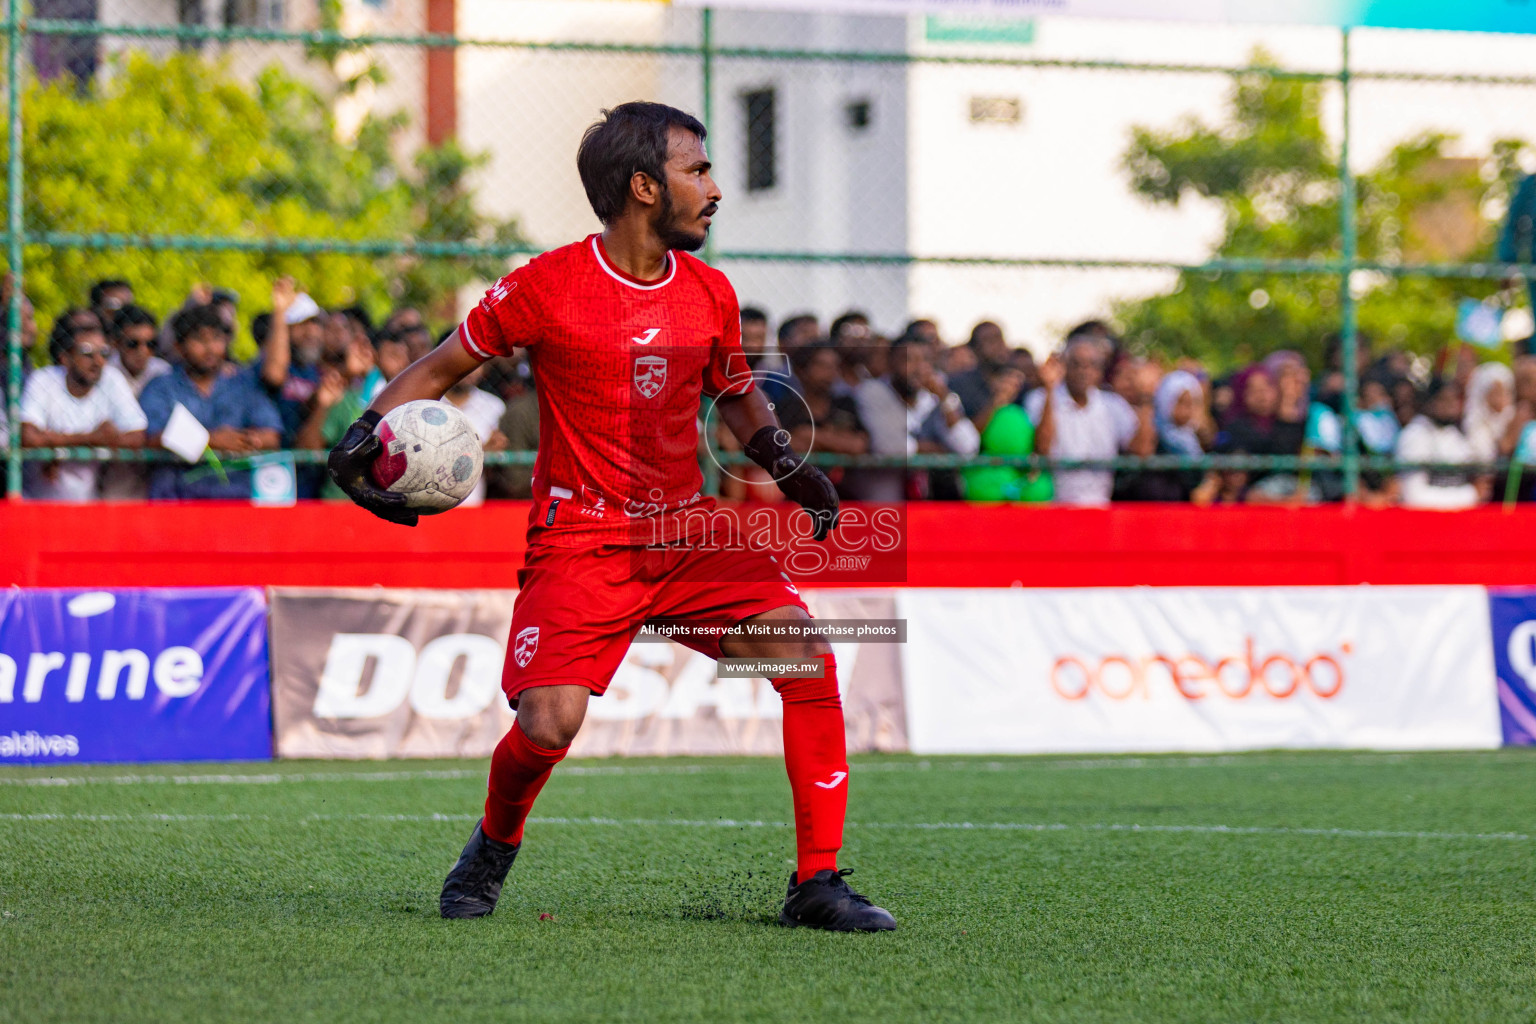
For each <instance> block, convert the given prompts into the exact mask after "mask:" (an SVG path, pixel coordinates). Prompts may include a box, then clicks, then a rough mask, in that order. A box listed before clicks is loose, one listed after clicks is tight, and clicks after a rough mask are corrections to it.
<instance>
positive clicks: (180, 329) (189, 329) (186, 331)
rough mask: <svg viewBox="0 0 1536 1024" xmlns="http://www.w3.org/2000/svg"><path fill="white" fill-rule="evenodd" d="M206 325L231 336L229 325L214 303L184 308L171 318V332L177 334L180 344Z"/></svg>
mask: <svg viewBox="0 0 1536 1024" xmlns="http://www.w3.org/2000/svg"><path fill="white" fill-rule="evenodd" d="M204 327H212V328H213V329H214V330H216V331H218V332H219V333H220V334H222V335H224V336H225V337H228V336H229V325H228V324H226V323H225V322H224V318H223V317H222V316H220V315H219V311H218V310H217V309H216V308H214V306H213V304H212V303H209V304H208V305H206V306H193V307H192V308H191V309H184V310H182V311H181V312H180V313H177V314H176V315H175V316H174V317H173V318H172V319H171V333H172V334H174V335H175V336H176V344H178V345H180V344H181V343H182V342H184V341H186V340H187V339H188V338H190V337H192V335H194V334H196V333H197V332H198V331H200V330H202V329H203V328H204Z"/></svg>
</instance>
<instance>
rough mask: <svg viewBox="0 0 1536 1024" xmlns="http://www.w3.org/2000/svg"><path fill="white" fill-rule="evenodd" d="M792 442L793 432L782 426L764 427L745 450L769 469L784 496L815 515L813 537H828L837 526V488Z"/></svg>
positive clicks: (750, 456)
mask: <svg viewBox="0 0 1536 1024" xmlns="http://www.w3.org/2000/svg"><path fill="white" fill-rule="evenodd" d="M788 442H789V434H788V433H786V432H785V431H784V429H783V428H782V427H763V428H762V429H760V430H759V431H758V432H757V433H755V434H753V435H752V440H750V441H748V442H747V443H746V447H745V448H744V449H743V450H744V451H745V452H746V453H747V458H749V459H751V460H752V461H753V462H755V463H757V464H758V465H759V466H762V467H763V469H765V470H767V471H768V475H769V476H771V477H773V482H774V483H776V484H778V485H779V490H781V491H783V492H784V497H786V498H788V499H789V500H790V501H793V502H795V503H797V504H798V505H799V506H800V507H801V508H803V509H805V510H806V511H807V512H809V513H810V514H811V519H812V520H813V521H814V522H815V524H816V532H815V533H813V534H812V535H811V536H812V537H813V538H814V539H815V540H826V539H827V534H829V533H831V532H832V530H833V528H834V527H835V526H837V488H835V487H833V486H832V481H831V480H828V479H827V474H825V473H823V472H822V471H821V470H819V469H817V468H816V467H815V466H813V465H811V464H810V463H809V462H806V461H805V460H804V459H802V458H801V457H800V456H798V455H796V454H795V453H794V450H793V449H791V448H790V447H789V443H788Z"/></svg>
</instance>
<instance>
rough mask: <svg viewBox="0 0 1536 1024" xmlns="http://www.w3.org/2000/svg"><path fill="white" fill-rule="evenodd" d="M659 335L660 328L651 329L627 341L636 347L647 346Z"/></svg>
mask: <svg viewBox="0 0 1536 1024" xmlns="http://www.w3.org/2000/svg"><path fill="white" fill-rule="evenodd" d="M660 333H661V328H660V327H652V328H651V329H650V330H648V331H646V332H645V333H644V334H637V335H635V336H634V337H633V338H630V339H629V340H630V341H632V342H634V343H635V344H636V345H649V344H650V343H651V342H653V341H655V340H656V335H658V334H660Z"/></svg>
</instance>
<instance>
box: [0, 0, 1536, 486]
mask: <svg viewBox="0 0 1536 1024" xmlns="http://www.w3.org/2000/svg"><path fill="white" fill-rule="evenodd" d="M24 7H25V0H5V21H4V23H3V28H4V31H5V36H6V40H7V51H6V72H5V73H6V98H7V104H6V127H7V132H8V138H9V140H10V146H9V152H8V156H7V161H6V182H7V187H8V203H7V210H6V227H5V252H6V260H7V263H8V265H9V267H10V270H11V273H12V275H13V287H12V289H11V297H10V303H9V308H8V310H7V323H8V325H9V331H8V336H9V344H8V346H7V349H8V351H7V360H6V366H7V373H6V399H7V420H8V421H9V423H10V427H11V429H10V439H9V443H8V446H7V448H6V450H5V467H6V472H5V478H4V481H5V485H6V486H5V492H6V493H8V494H9V495H10V496H11V497H12V498H19V496H20V494H21V479H22V463H23V462H24V461H52V460H58V459H64V458H69V459H74V460H83V461H107V460H113V459H122V460H132V461H159V460H162V459H165V458H168V457H169V456H168V454H167V453H163V452H155V451H146V452H134V451H113V450H110V449H97V448H46V449H44V448H33V449H26V450H23V449H22V447H21V425H20V423H19V420H18V410H19V404H20V398H21V371H22V360H23V351H22V347H21V312H22V306H21V303H22V297H23V294H24V287H25V276H26V275H25V267H24V264H23V254H24V247H25V246H26V245H28V244H42V245H47V246H53V247H60V248H72V249H127V248H133V249H149V250H180V251H221V250H222V251H232V250H238V251H247V252H268V253H318V252H327V253H343V254H351V255H396V254H413V255H419V256H456V257H457V256H468V257H474V256H494V257H502V258H507V257H512V256H519V255H536V254H537V253H538V252H540V251H541V250H540V249H539V248H537V247H534V246H529V245H496V244H482V243H453V242H423V241H417V240H412V239H376V240H366V241H350V240H339V239H325V238H283V239H252V238H231V237H211V236H210V237H200V236H186V235H180V236H170V235H152V234H144V235H128V234H96V233H78V232H55V231H50V232H29V231H28V230H27V228H26V225H25V224H24V223H23V219H24V218H23V199H24V193H23V189H24V187H25V182H24V181H23V174H22V170H23V159H24V158H23V153H22V118H23V116H24V115H25V111H24V110H23V109H22V87H23V67H22V53H23V48H24V47H25V45H26V43H27V40H28V39H30V38H33V37H46V36H95V37H115V38H129V39H168V40H176V41H185V42H202V41H210V42H237V41H252V42H273V43H300V44H311V45H328V46H353V47H356V46H368V45H397V46H413V47H421V48H445V47H446V48H470V47H478V48H492V49H507V50H524V51H544V52H552V53H601V54H636V55H650V56H669V57H693V58H697V59H698V60H699V62H700V74H701V86H702V95H703V110H702V111H701V113H702V115H703V116H702V119H703V121H704V124H705V125H706V127H709V126H712V123H713V117H714V95H713V94H714V88H715V85H714V82H715V78H714V74H715V65H716V62H717V61H721V60H731V59H755V60H775V61H785V62H789V61H798V62H819V63H865V64H907V65H913V64H941V65H961V66H965V65H971V66H985V67H1017V68H1044V69H1056V70H1076V71H1132V72H1140V73H1145V74H1158V73H1171V74H1204V75H1218V76H1224V77H1228V78H1236V77H1239V76H1253V75H1258V76H1265V77H1268V78H1272V79H1285V80H1292V81H1301V82H1336V83H1338V85H1339V87H1340V89H1341V93H1342V97H1343V126H1342V134H1341V139H1340V150H1339V185H1340V190H1341V194H1340V224H1339V229H1340V240H1341V252H1340V255H1339V258H1337V259H1300V260H1298V259H1213V260H1210V261H1207V262H1204V263H1199V264H1189V263H1183V262H1178V261H1163V260H1124V259H1070V258H1043V257H1029V256H1020V257H981V256H964V255H960V256H924V255H916V254H911V253H906V254H900V255H892V254H873V253H858V252H840V253H839V252H777V251H775V252H768V251H717V250H714V249H712V248H711V249H707V250H706V253H705V255H706V258H710V259H722V260H727V259H728V260H743V261H764V262H785V263H809V262H821V263H841V264H862V265H869V266H878V265H887V266H889V265H897V266H907V265H912V264H944V265H954V266H978V267H980V266H985V267H1015V268H1021V269H1022V268H1078V269H1096V268H1121V269H1139V270H1175V271H1188V272H1210V273H1224V272H1225V273H1266V274H1275V275H1286V276H1298V275H1321V276H1326V277H1335V278H1337V279H1338V281H1339V297H1340V308H1341V314H1342V324H1341V332H1340V333H1341V337H1342V359H1343V372H1344V396H1343V397H1344V415H1343V417H1342V419H1343V431H1344V445H1343V454H1342V455H1340V456H1317V457H1299V458H1298V457H1284V456H1280V457H1276V456H1268V457H1256V456H1242V455H1231V456H1221V455H1206V456H1204V457H1203V458H1187V457H1170V456H1154V457H1150V458H1136V457H1129V456H1126V457H1120V458H1115V459H1100V460H1081V459H1051V458H1046V457H1042V456H1036V455H1029V456H976V457H965V456H957V455H919V456H910V457H900V456H893V457H883V456H831V455H825V454H823V455H815V456H813V457H812V458H813V461H816V462H818V463H821V464H823V465H858V466H892V465H900V466H909V467H911V468H914V469H924V468H933V469H937V468H964V467H970V466H1013V467H1017V468H1021V469H1053V468H1054V469H1071V468H1100V469H1137V468H1146V469H1174V468H1178V469H1184V468H1190V469H1193V468H1206V469H1213V468H1214V469H1228V468H1229V469H1249V468H1254V469H1260V468H1262V469H1278V470H1293V471H1301V472H1306V471H1333V472H1340V473H1342V475H1343V481H1344V491H1345V495H1346V500H1350V499H1352V498H1353V496H1354V495H1355V494H1356V493H1357V491H1358V489H1359V482H1360V473H1361V471H1362V470H1377V471H1392V470H1396V469H1404V468H1430V467H1431V464H1427V463H1423V464H1420V463H1413V464H1410V463H1399V462H1396V461H1394V460H1392V459H1387V458H1381V457H1372V456H1365V455H1362V454H1360V453H1359V452H1358V451H1357V450H1356V448H1357V446H1356V444H1355V440H1356V428H1355V422H1354V413H1355V411H1356V401H1357V394H1358V390H1359V379H1358V370H1357V365H1356V353H1357V350H1358V344H1359V325H1358V322H1357V311H1358V308H1357V302H1358V300H1357V299H1356V298H1355V297H1354V293H1353V291H1352V289H1351V288H1350V282H1351V280H1352V278H1353V275H1354V274H1355V273H1356V272H1359V271H1371V272H1376V273H1379V274H1383V275H1387V276H1390V277H1440V278H1459V279H1467V280H1502V279H1504V278H1507V277H1511V276H1526V277H1536V264H1502V263H1383V262H1378V261H1369V260H1362V259H1361V258H1360V254H1359V237H1358V229H1357V222H1356V218H1357V215H1358V210H1357V196H1356V181H1355V175H1354V173H1353V171H1352V169H1351V167H1350V160H1349V154H1350V141H1351V119H1350V87H1351V84H1352V83H1354V82H1356V81H1402V82H1439V83H1454V84H1466V85H1515V86H1536V76H1516V75H1452V74H1431V73H1416V72H1390V71H1371V72H1358V71H1355V70H1353V69H1352V67H1351V64H1350V33H1349V30H1348V29H1341V30H1340V66H1339V70H1338V71H1335V72H1314V71H1295V70H1287V69H1284V68H1275V67H1259V66H1251V65H1248V66H1233V65H1217V64H1208V65H1207V64H1160V63H1128V62H1121V61H1102V60H1060V59H1037V58H1027V57H978V56H952V55H943V54H920V53H911V52H905V51H902V52H868V51H857V50H853V51H849V50H795V49H776V48H751V47H722V46H717V45H716V44H715V41H714V12H713V11H712V10H711V9H710V8H707V7H706V8H703V9H702V11H701V16H700V31H699V38H698V42H697V43H696V44H693V45H639V44H622V43H580V42H531V41H517V40H486V39H467V38H459V37H457V36H449V35H435V34H421V35H346V34H344V33H340V32H335V31H300V32H295V31H280V30H270V29H250V28H214V27H207V26H194V25H175V26H130V25H102V24H99V23H97V22H93V21H67V20H58V19H28V18H27V16H26V13H25V10H24ZM712 442H713V439H708V441H707V443H710V444H711V447H712V448H713V443H712ZM292 454H293V455H294V457H295V459H296V461H298V462H299V463H301V464H303V463H316V462H320V461H323V458H324V453H322V452H308V451H295V452H293V453H292ZM714 454H715V455H716V457H717V459H718V461H719V463H720V464H723V465H732V464H741V463H744V462H745V461H746V459H745V457H744V456H742V455H740V454H739V453H726V452H714ZM533 459H534V454H533V453H531V452H503V453H488V454H487V456H486V461H487V463H488V464H500V465H528V464H531V463H532V462H533ZM711 468H713V467H711ZM1455 468H1461V469H1465V468H1467V467H1465V466H1458V467H1455ZM1486 468H1489V469H1495V470H1502V469H1505V468H1507V463H1500V464H1497V465H1494V466H1489V467H1486ZM706 481H707V487H708V489H709V490H710V491H711V492H713V491H714V490H715V488H716V487H717V486H718V481H719V475H718V472H711V473H707V474H706Z"/></svg>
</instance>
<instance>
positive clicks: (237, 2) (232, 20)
mask: <svg viewBox="0 0 1536 1024" xmlns="http://www.w3.org/2000/svg"><path fill="white" fill-rule="evenodd" d="M283 14H284V11H283V0H224V24H226V25H229V26H232V27H239V28H275V29H280V28H283V27H284V25H283Z"/></svg>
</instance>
